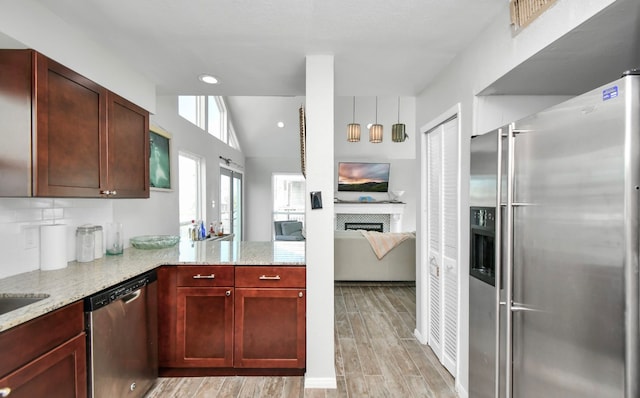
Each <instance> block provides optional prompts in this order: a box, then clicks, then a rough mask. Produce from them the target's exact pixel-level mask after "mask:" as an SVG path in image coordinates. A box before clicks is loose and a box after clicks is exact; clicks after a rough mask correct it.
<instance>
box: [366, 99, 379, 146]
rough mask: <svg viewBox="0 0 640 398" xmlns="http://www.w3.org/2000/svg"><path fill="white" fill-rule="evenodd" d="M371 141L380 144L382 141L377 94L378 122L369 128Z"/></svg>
mask: <svg viewBox="0 0 640 398" xmlns="http://www.w3.org/2000/svg"><path fill="white" fill-rule="evenodd" d="M369 142H373V143H374V144H379V143H381V142H382V125H381V124H378V97H377V96H376V122H375V123H374V124H372V125H371V127H370V128H369Z"/></svg>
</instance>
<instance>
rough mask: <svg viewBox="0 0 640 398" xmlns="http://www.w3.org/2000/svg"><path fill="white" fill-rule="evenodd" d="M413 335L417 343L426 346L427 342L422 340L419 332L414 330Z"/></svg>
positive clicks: (424, 339)
mask: <svg viewBox="0 0 640 398" xmlns="http://www.w3.org/2000/svg"><path fill="white" fill-rule="evenodd" d="M413 335H414V336H416V339H418V341H419V342H420V344H423V345H424V344H427V343H428V342H429V341H428V340H427V339H426V338H424V337H423V336H422V334H420V331H419V330H418V329H415V330H414V331H413Z"/></svg>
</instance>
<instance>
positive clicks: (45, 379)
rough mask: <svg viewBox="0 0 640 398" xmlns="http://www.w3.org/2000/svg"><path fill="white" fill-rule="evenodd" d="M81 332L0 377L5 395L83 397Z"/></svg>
mask: <svg viewBox="0 0 640 398" xmlns="http://www.w3.org/2000/svg"><path fill="white" fill-rule="evenodd" d="M86 361H87V358H86V354H85V334H84V333H82V334H81V335H78V336H77V337H74V338H73V339H71V340H69V341H67V342H66V343H64V344H62V345H60V346H58V347H57V348H55V349H53V350H51V351H49V352H48V353H46V354H44V355H42V356H40V357H39V358H37V359H35V360H33V361H32V362H30V363H28V364H26V365H25V366H23V367H22V368H20V369H18V370H16V371H15V372H13V373H11V374H9V375H8V376H6V377H4V378H2V379H0V391H5V392H9V394H10V395H9V394H7V395H5V396H11V398H14V397H18V398H19V397H24V398H33V397H47V398H70V397H76V398H84V397H86V396H87V367H86Z"/></svg>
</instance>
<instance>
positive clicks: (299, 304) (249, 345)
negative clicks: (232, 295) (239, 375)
mask: <svg viewBox="0 0 640 398" xmlns="http://www.w3.org/2000/svg"><path fill="white" fill-rule="evenodd" d="M305 303H306V299H305V292H304V290H303V289H254V288H244V289H241V288H237V289H236V303H235V317H236V332H235V357H234V362H233V363H234V366H235V367H238V368H304V367H305V354H306V353H305V348H306V347H305V334H306V328H305V312H306V304H305Z"/></svg>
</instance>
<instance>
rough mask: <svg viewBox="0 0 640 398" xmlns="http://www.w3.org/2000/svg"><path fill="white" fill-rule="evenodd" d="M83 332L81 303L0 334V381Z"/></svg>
mask: <svg viewBox="0 0 640 398" xmlns="http://www.w3.org/2000/svg"><path fill="white" fill-rule="evenodd" d="M83 330H84V312H83V308H82V302H81V301H78V302H76V303H74V304H70V305H68V306H66V307H63V308H61V309H59V310H55V311H53V312H50V313H48V314H46V315H43V316H41V317H38V318H36V319H33V320H31V321H29V322H27V323H24V324H22V325H19V326H16V327H15V328H12V329H9V330H7V331H6V332H3V333H2V334H0V352H1V353H2V358H3V360H2V361H0V377H1V376H3V375H5V374H7V373H9V372H11V371H12V370H15V369H16V368H18V367H19V366H22V365H24V364H25V363H27V362H28V361H31V360H32V359H34V358H36V357H38V356H40V355H42V354H44V353H45V352H47V351H49V350H51V349H53V348H54V347H56V346H58V345H60V344H62V343H64V342H65V341H67V340H69V339H70V338H72V337H73V336H76V335H78V333H82V331H83Z"/></svg>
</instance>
